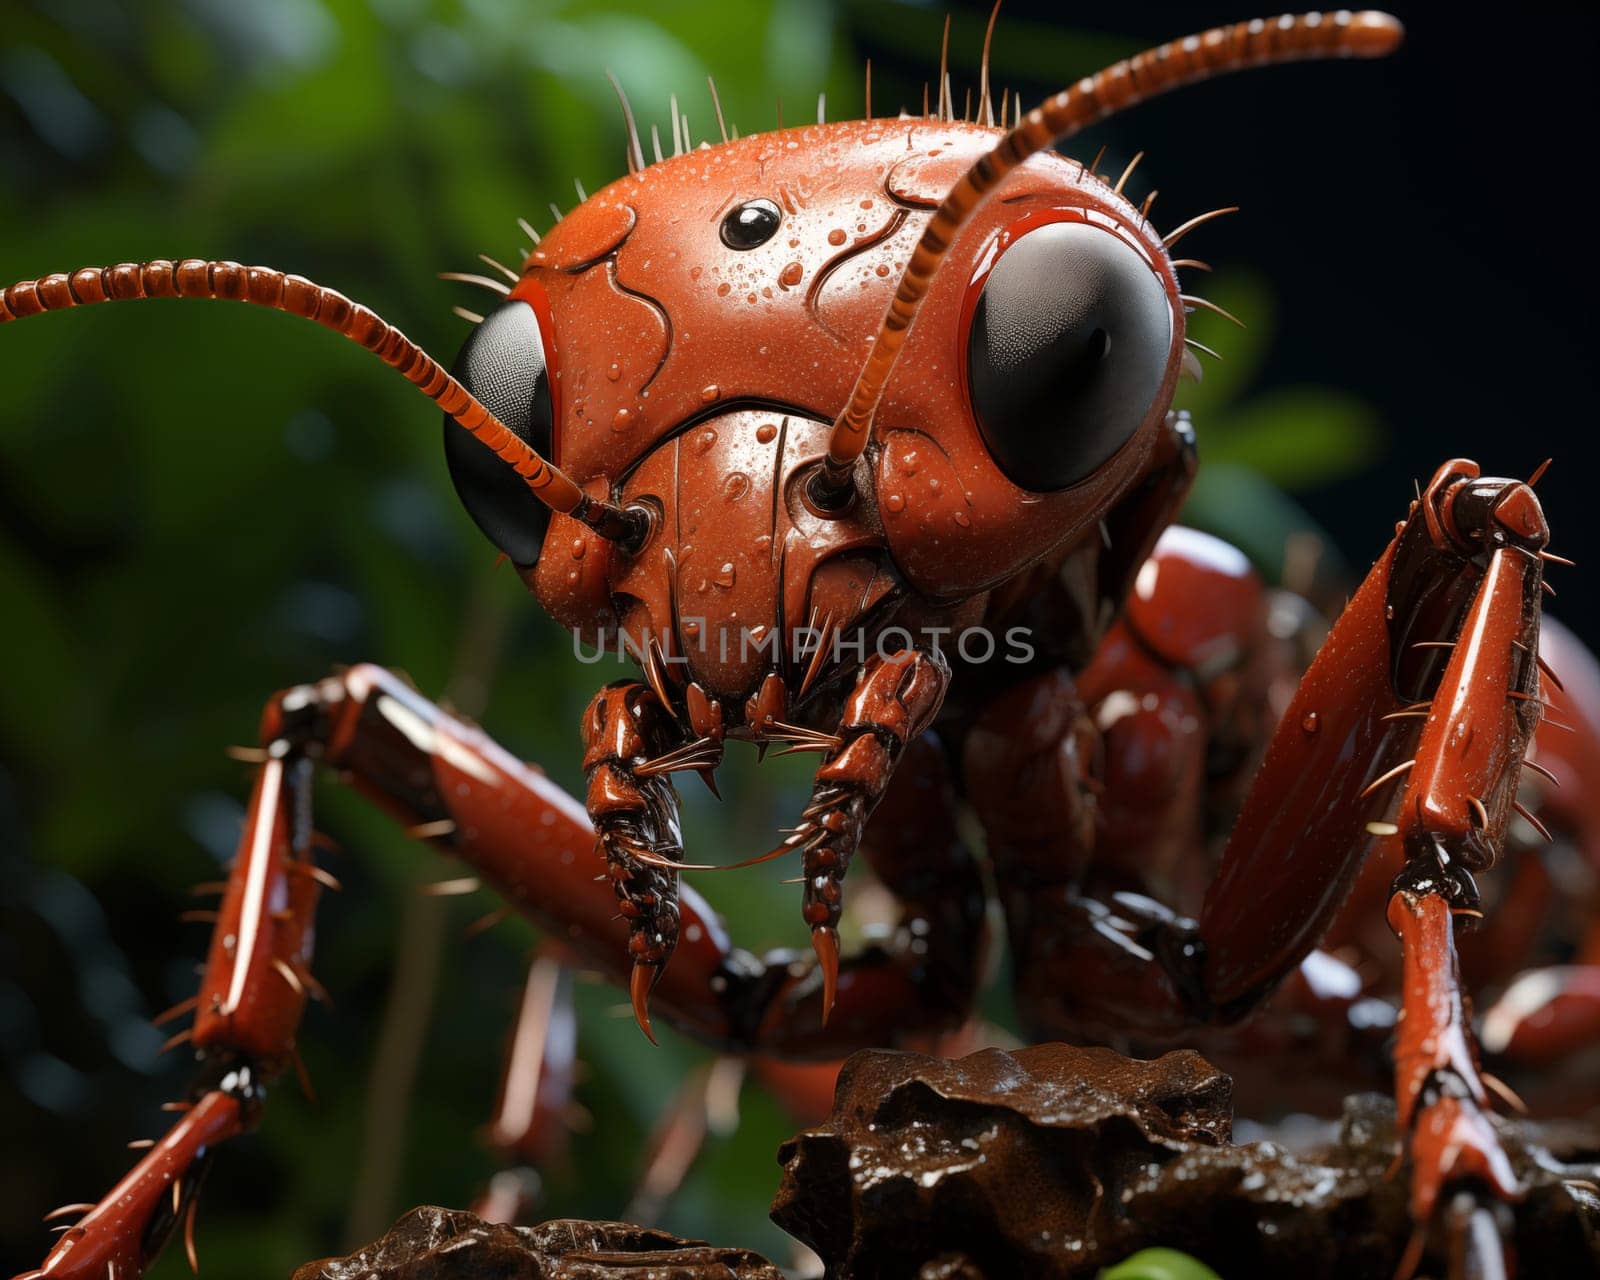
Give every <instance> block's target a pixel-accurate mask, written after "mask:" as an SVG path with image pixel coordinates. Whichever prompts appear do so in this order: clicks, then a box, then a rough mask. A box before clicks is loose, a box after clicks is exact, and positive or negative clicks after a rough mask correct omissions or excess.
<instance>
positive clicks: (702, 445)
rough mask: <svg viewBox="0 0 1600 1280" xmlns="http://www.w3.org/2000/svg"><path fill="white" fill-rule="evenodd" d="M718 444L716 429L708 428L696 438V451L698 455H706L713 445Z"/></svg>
mask: <svg viewBox="0 0 1600 1280" xmlns="http://www.w3.org/2000/svg"><path fill="white" fill-rule="evenodd" d="M716 442H717V432H716V428H714V427H707V428H706V429H705V430H704V431H701V432H699V433H698V434H697V435H696V436H695V438H694V451H695V452H696V453H706V452H708V451H709V450H710V448H711V446H712V445H714V444H716Z"/></svg>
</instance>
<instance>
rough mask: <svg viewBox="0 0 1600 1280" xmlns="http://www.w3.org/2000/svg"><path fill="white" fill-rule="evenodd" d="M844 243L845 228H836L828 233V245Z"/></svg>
mask: <svg viewBox="0 0 1600 1280" xmlns="http://www.w3.org/2000/svg"><path fill="white" fill-rule="evenodd" d="M844 241H845V234H844V228H843V227H835V228H834V229H833V230H832V231H830V232H828V243H829V244H843V243H844Z"/></svg>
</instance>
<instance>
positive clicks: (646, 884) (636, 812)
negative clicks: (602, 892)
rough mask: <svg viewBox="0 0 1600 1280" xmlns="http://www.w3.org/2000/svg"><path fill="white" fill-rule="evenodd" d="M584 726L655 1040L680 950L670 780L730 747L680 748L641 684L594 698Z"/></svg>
mask: <svg viewBox="0 0 1600 1280" xmlns="http://www.w3.org/2000/svg"><path fill="white" fill-rule="evenodd" d="M582 724H583V746H584V754H583V772H584V776H585V777H586V778H587V779H588V784H589V789H588V798H587V807H588V811H589V817H590V819H591V820H592V821H593V822H594V827H595V833H596V835H597V836H598V837H599V843H600V850H601V852H602V853H603V854H604V856H605V861H606V870H607V873H608V875H609V877H610V880H611V886H612V888H613V890H615V892H616V897H617V905H618V907H619V909H620V910H621V913H622V916H623V918H624V919H626V920H627V922H628V955H629V957H630V958H631V961H632V971H631V972H630V974H629V977H628V994H629V996H630V997H631V999H632V1001H633V1016H634V1018H635V1019H636V1020H637V1021H638V1023H639V1029H640V1030H641V1031H643V1032H644V1033H645V1035H647V1036H649V1038H650V1040H651V1041H652V1042H654V1041H655V1038H656V1037H655V1033H654V1032H653V1031H651V1029H650V1014H649V1010H648V1007H647V1006H648V1001H649V998H650V992H651V991H652V990H653V989H654V987H655V985H656V983H657V982H659V981H660V980H661V976H662V974H663V973H664V972H665V971H666V969H667V961H668V960H669V959H671V958H672V953H673V951H674V950H676V948H677V945H678V936H679V918H678V872H677V870H676V869H675V868H674V867H673V866H672V865H671V864H673V863H677V862H682V861H683V832H682V830H681V828H680V827H679V824H678V793H677V791H676V790H674V789H673V786H672V782H671V779H670V778H669V776H668V775H669V773H671V772H673V771H674V770H675V769H677V768H696V769H698V768H707V769H709V768H714V767H715V765H716V763H717V762H718V761H719V760H720V759H721V757H722V744H721V742H720V741H714V740H710V739H704V740H702V741H700V742H693V743H689V744H687V745H685V746H683V747H682V748H681V749H678V750H674V749H673V746H674V741H673V739H674V730H675V728H676V725H675V723H674V716H673V713H672V708H671V707H670V706H668V705H667V704H665V703H664V702H663V701H662V700H661V699H660V697H658V695H657V694H656V692H655V691H654V690H653V689H652V688H651V687H650V686H649V685H647V684H643V683H641V682H639V681H633V680H622V681H617V682H616V683H614V684H610V685H607V686H606V687H605V688H604V689H602V690H600V692H599V693H597V694H595V696H594V699H593V701H591V702H590V703H589V709H588V710H587V711H586V712H585V713H584V716H583V721H582Z"/></svg>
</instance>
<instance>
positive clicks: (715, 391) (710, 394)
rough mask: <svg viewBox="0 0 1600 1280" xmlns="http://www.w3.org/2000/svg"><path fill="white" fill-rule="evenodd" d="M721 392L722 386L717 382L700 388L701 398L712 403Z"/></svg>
mask: <svg viewBox="0 0 1600 1280" xmlns="http://www.w3.org/2000/svg"><path fill="white" fill-rule="evenodd" d="M721 394H722V388H721V387H719V386H718V385H717V384H716V383H715V382H713V383H711V384H710V385H709V386H704V387H701V388H700V399H701V400H703V401H705V403H706V404H710V403H711V402H712V401H713V400H715V399H716V398H717V397H718V396H720V395H721Z"/></svg>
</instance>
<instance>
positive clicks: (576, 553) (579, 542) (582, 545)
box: [572, 538, 589, 560]
mask: <svg viewBox="0 0 1600 1280" xmlns="http://www.w3.org/2000/svg"><path fill="white" fill-rule="evenodd" d="M588 549H589V544H588V543H587V542H585V541H584V540H583V539H582V538H574V539H573V540H572V558H573V559H574V560H582V559H583V553H584V552H586V551H587V550H588Z"/></svg>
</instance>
